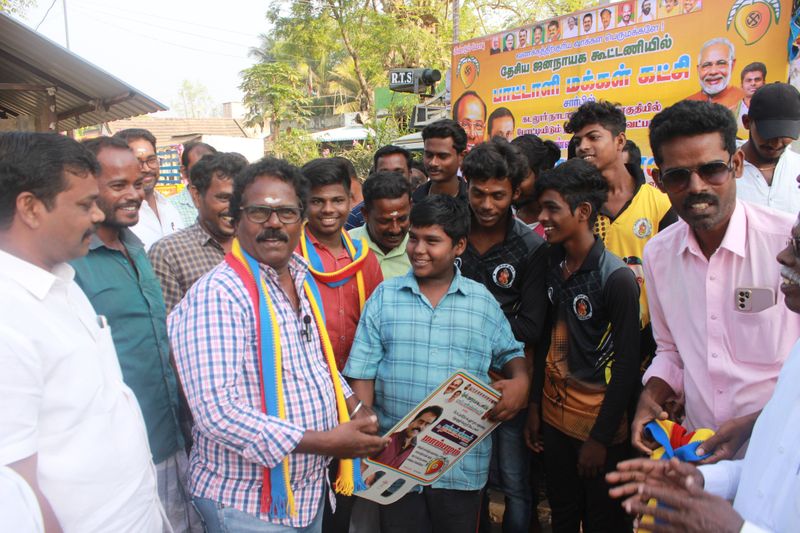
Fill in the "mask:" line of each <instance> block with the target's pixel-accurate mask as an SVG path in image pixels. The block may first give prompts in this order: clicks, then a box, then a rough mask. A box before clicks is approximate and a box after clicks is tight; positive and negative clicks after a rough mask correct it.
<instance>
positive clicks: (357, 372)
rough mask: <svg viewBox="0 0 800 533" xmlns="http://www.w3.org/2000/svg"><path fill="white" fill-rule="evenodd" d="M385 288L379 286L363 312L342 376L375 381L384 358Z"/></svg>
mask: <svg viewBox="0 0 800 533" xmlns="http://www.w3.org/2000/svg"><path fill="white" fill-rule="evenodd" d="M382 296H383V287H381V286H379V287H378V289H377V290H376V291H375V292H374V293H373V295H372V296H371V297H370V299H369V300H367V303H366V304H364V309H363V311H362V312H361V320H359V321H358V328H357V329H356V336H355V338H354V339H353V347H352V348H351V349H350V357H348V358H347V365H346V366H345V367H344V370H343V371H342V374H344V375H345V376H347V377H349V378H353V379H375V376H376V375H377V373H378V364H379V363H380V362H381V359H382V358H383V343H382V342H381V332H380V312H381V299H382Z"/></svg>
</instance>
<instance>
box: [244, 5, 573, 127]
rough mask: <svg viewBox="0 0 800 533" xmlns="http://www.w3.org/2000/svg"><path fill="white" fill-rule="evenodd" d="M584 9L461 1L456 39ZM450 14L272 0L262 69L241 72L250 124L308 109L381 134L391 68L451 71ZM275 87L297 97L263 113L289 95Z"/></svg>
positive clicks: (433, 8)
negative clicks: (354, 120) (350, 117)
mask: <svg viewBox="0 0 800 533" xmlns="http://www.w3.org/2000/svg"><path fill="white" fill-rule="evenodd" d="M586 3H588V2H587V0H461V3H460V4H461V7H460V10H459V19H460V27H459V37H460V40H462V41H463V40H467V39H471V38H474V37H478V36H481V35H486V34H488V33H493V32H496V31H500V30H502V29H504V28H510V27H514V26H519V25H522V24H525V23H529V22H531V21H533V20H545V19H547V18H549V17H552V16H555V15H561V14H564V13H568V12H570V11H574V10H576V9H580V8H581V7H583V6H584V5H585V4H586ZM452 9H453V2H452V1H450V0H446V1H442V0H269V1H268V10H267V15H266V18H267V22H268V23H269V26H270V31H269V33H267V34H264V35H262V36H261V45H260V46H259V47H258V48H255V49H253V50H252V52H251V56H252V57H253V59H254V60H255V61H256V62H257V64H256V66H254V67H252V68H250V69H248V70H246V71H245V72H244V73H243V76H244V78H245V82H244V83H243V84H242V86H241V87H242V90H243V91H244V92H245V103H246V104H247V105H248V108H249V109H250V111H251V114H250V119H251V120H252V123H253V124H259V125H263V124H264V123H265V121H267V120H270V119H272V120H275V119H274V118H273V113H271V112H267V111H266V110H269V111H272V110H273V109H277V108H279V109H280V110H281V113H278V114H276V115H275V116H276V117H279V121H286V120H289V119H291V118H297V117H302V116H304V114H303V113H302V112H301V108H303V109H305V111H307V112H308V113H313V114H315V115H329V114H334V113H342V112H345V111H359V112H361V115H362V117H364V118H365V120H366V121H368V122H369V125H370V127H372V128H373V129H376V128H382V127H383V126H381V125H380V121H376V120H375V115H376V109H375V101H374V90H375V88H377V87H385V86H386V85H387V83H388V79H387V77H388V71H389V69H391V68H395V67H420V66H425V67H432V68H438V69H440V70H442V71H445V70H447V69H448V68H449V64H450V50H451V45H452V41H453V12H452ZM265 65H270V66H269V67H265ZM279 65H281V66H284V67H286V68H285V69H284V68H282V67H279ZM267 76H270V77H271V78H270V79H271V80H272V81H267ZM275 78H278V81H280V83H278V84H277V85H276V83H275ZM278 87H280V88H281V89H287V90H288V89H289V88H291V91H290V92H292V93H293V95H294V98H293V99H286V98H277V100H279V101H280V102H281V105H273V104H272V103H270V104H269V105H266V107H264V106H263V105H262V102H273V101H274V100H276V99H275V98H273V97H274V96H276V95H270V98H265V94H263V93H274V92H276V91H277V92H280V93H281V96H282V97H283V96H285V95H286V93H285V92H284V91H283V90H281V91H278ZM257 91H261V93H258V92H257ZM289 102H291V103H292V104H294V105H289ZM390 115H392V116H393V115H394V113H391V114H390ZM402 122H403V120H401V121H400V123H401V124H400V125H401V126H402ZM273 127H274V128H276V127H279V124H273ZM400 129H402V127H401V128H400ZM376 131H377V130H376Z"/></svg>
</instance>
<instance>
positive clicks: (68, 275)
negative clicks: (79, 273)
mask: <svg viewBox="0 0 800 533" xmlns="http://www.w3.org/2000/svg"><path fill="white" fill-rule="evenodd" d="M0 272H2V273H3V276H5V277H7V278H9V279H11V280H12V281H14V282H15V283H17V284H18V285H20V286H21V287H23V288H25V289H26V290H27V291H28V292H30V293H31V294H32V295H33V296H34V297H35V298H37V299H38V300H44V298H45V297H46V296H47V293H48V292H50V289H52V288H53V285H55V284H56V283H57V282H59V281H61V282H62V283H65V284H66V283H69V282H71V281H72V280H73V279H75V271H74V270H73V269H72V267H71V266H69V265H68V264H66V263H60V264H58V265H56V266H55V267H54V268H53V271H52V272H48V271H47V270H44V269H43V268H40V267H38V266H36V265H34V264H33V263H29V262H28V261H25V260H24V259H20V258H19V257H17V256H15V255H12V254H10V253H8V252H6V251H4V250H0Z"/></svg>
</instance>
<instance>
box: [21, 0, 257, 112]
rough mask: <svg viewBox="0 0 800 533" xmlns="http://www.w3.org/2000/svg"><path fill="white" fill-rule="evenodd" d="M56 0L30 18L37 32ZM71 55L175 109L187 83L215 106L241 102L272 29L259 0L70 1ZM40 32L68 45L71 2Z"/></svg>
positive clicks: (55, 9) (59, 3)
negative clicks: (199, 87)
mask: <svg viewBox="0 0 800 533" xmlns="http://www.w3.org/2000/svg"><path fill="white" fill-rule="evenodd" d="M51 2H53V0H37V5H36V6H34V7H33V8H31V9H29V10H28V11H27V13H25V15H24V17H17V19H18V20H20V21H21V22H23V23H24V24H26V25H28V26H30V27H31V28H35V27H36V25H37V24H39V23H40V21H42V19H43V18H44V16H45V12H46V11H47V8H48V7H50V5H51ZM66 5H67V20H68V21H69V40H70V49H71V51H72V52H74V53H75V54H77V55H79V56H81V57H82V58H83V59H85V60H87V61H89V62H91V63H93V64H95V65H96V66H98V67H100V68H101V69H103V70H105V71H106V72H108V73H110V74H112V75H114V76H116V77H117V78H119V79H121V80H122V81H124V82H125V83H127V84H128V85H131V86H133V87H134V88H136V89H137V90H139V91H140V92H143V93H144V94H146V95H148V96H150V97H152V98H154V99H156V100H158V101H159V102H161V103H162V104H164V105H165V106H167V107H171V105H172V103H173V102H175V101H177V98H178V91H179V89H180V86H181V83H182V82H183V80H190V81H192V82H200V83H202V84H203V85H204V86H205V87H206V88H207V89H208V93H209V95H210V97H211V99H212V100H213V102H215V104H217V105H220V106H221V104H222V102H231V101H240V100H241V92H240V91H239V89H238V86H239V83H240V79H239V72H240V71H242V70H243V69H246V68H247V67H249V66H251V65H252V64H253V59H251V58H250V57H249V56H248V51H249V49H250V48H251V47H255V46H257V45H258V44H259V39H258V35H259V34H260V33H267V32H268V31H269V26H268V23H267V22H266V19H265V16H264V15H265V13H266V11H267V2H264V1H258V0H221V1H219V0H218V1H215V2H211V1H206V0H194V1H192V0H160V1H157V0H137V1H136V2H130V1H128V2H123V1H121V0H66ZM38 31H39V32H40V33H41V34H43V35H44V36H46V37H48V38H49V39H51V40H53V41H55V42H56V43H58V44H60V45H62V46H65V38H64V37H65V32H64V10H63V0H55V2H54V3H53V6H52V9H51V10H50V13H49V14H48V15H47V17H46V18H44V22H42V23H41V25H40V26H39V29H38Z"/></svg>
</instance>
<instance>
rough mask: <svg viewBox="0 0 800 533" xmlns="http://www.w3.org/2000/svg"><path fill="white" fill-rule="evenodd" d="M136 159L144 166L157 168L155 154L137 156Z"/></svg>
mask: <svg viewBox="0 0 800 533" xmlns="http://www.w3.org/2000/svg"><path fill="white" fill-rule="evenodd" d="M136 159H139V165H144V166H146V167H149V168H152V169H153V170H155V169H157V168H158V156H157V155H151V156H150V157H148V158H147V159H140V158H138V157H137V158H136Z"/></svg>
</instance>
